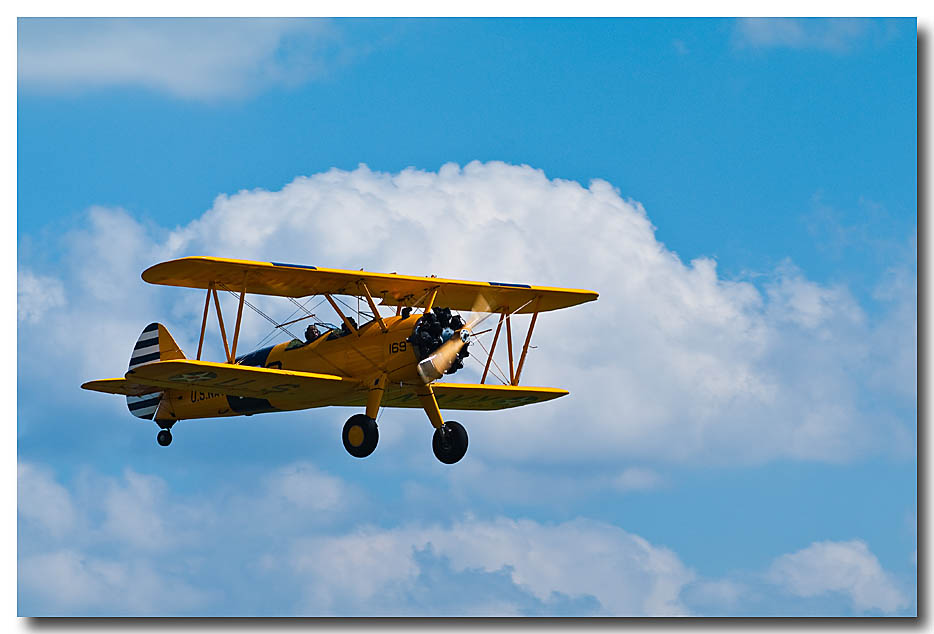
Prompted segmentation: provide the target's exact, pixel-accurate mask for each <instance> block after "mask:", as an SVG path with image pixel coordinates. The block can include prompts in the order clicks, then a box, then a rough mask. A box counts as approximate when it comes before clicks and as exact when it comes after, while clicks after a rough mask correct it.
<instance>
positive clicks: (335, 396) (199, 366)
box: [81, 360, 568, 410]
mask: <svg viewBox="0 0 934 634" xmlns="http://www.w3.org/2000/svg"><path fill="white" fill-rule="evenodd" d="M81 387H83V388H84V389H86V390H95V391H97V392H107V393H110V394H125V395H130V396H140V395H143V394H147V393H151V392H157V391H160V390H162V389H176V390H183V391H184V390H203V391H208V392H216V393H219V394H229V395H231V396H246V397H251V398H262V399H270V398H272V399H274V400H275V401H278V402H287V401H292V402H294V403H295V405H298V404H299V403H298V402H299V401H300V402H301V405H302V406H304V407H324V406H328V405H338V406H360V405H365V404H366V399H367V391H366V388H365V387H364V386H363V385H362V384H361V383H360V382H359V381H355V380H353V379H346V378H342V377H339V376H335V375H331V374H314V373H311V372H296V371H293V370H276V369H271V368H257V367H253V366H244V365H231V364H229V363H213V362H210V361H192V360H173V361H157V362H155V363H148V364H146V365H142V366H140V367H138V368H135V369H133V370H130V371H129V372H127V373H126V378H123V379H102V380H99V381H89V382H88V383H85V384H84V385H82V386H81ZM432 389H433V390H434V393H435V398H436V399H437V401H438V406H439V407H440V408H441V409H454V410H497V409H508V408H511V407H520V406H522V405H530V404H532V403H541V402H543V401H550V400H551V399H555V398H559V397H561V396H565V395H566V394H567V393H568V392H567V390H562V389H558V388H553V387H525V386H518V385H470V384H462V383H434V384H432ZM382 405H383V406H384V407H413V408H419V407H422V405H421V404H420V402H419V400H418V397H417V396H416V395H415V392H414V390H413V389H411V388H407V387H399V386H389V387H388V388H387V389H386V393H385V395H384V396H383V403H382Z"/></svg>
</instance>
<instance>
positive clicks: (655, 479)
mask: <svg viewBox="0 0 934 634" xmlns="http://www.w3.org/2000/svg"><path fill="white" fill-rule="evenodd" d="M663 484H664V479H663V478H662V476H661V475H659V474H658V473H657V472H655V471H653V470H652V469H643V468H641V467H629V468H628V469H625V470H624V471H623V472H622V473H620V474H619V475H618V476H616V478H615V479H614V480H613V486H615V487H616V488H617V489H618V490H620V491H647V490H651V489H657V488H658V487H660V486H662V485H663Z"/></svg>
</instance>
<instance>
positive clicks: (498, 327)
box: [205, 313, 506, 384]
mask: <svg viewBox="0 0 934 634" xmlns="http://www.w3.org/2000/svg"><path fill="white" fill-rule="evenodd" d="M205 314H207V313H205ZM505 318H506V313H500V315H499V322H498V323H497V324H496V334H495V335H493V345H492V346H490V356H489V357H487V360H486V366H485V367H484V368H483V376H481V377H480V383H481V384H483V383H486V375H487V372H489V371H490V363H492V362H493V352H494V351H495V350H496V341H497V340H498V339H499V331H500V330H501V329H502V327H503V319H505ZM497 367H499V366H497Z"/></svg>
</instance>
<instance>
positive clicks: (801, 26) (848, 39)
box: [734, 18, 875, 53]
mask: <svg viewBox="0 0 934 634" xmlns="http://www.w3.org/2000/svg"><path fill="white" fill-rule="evenodd" d="M873 30H875V25H873V23H872V22H871V21H870V20H867V19H863V18H739V19H738V20H737V21H736V26H735V29H734V42H735V43H736V45H737V46H739V47H749V48H792V49H817V50H825V51H832V52H834V53H846V52H849V51H851V50H852V49H853V48H854V47H855V46H856V45H857V44H859V43H860V42H861V41H862V40H864V39H865V38H866V37H867V36H868V35H870V34H871V33H872V32H873Z"/></svg>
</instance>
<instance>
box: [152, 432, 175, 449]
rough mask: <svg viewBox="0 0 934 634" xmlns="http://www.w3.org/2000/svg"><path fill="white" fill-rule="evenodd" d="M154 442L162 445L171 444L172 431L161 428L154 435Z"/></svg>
mask: <svg viewBox="0 0 934 634" xmlns="http://www.w3.org/2000/svg"><path fill="white" fill-rule="evenodd" d="M156 442H158V443H159V444H160V445H162V446H163V447H168V446H169V445H171V444H172V432H170V431H169V430H168V429H163V430H162V431H160V432H159V434H158V435H157V436H156Z"/></svg>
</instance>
